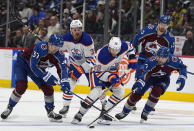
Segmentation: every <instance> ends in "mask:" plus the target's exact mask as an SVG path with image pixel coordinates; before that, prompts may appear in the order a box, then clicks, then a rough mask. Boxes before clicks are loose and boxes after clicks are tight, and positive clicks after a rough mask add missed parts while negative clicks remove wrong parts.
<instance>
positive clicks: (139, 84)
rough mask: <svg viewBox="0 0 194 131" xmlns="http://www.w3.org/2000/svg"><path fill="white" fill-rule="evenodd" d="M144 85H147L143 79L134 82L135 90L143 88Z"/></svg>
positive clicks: (133, 88)
mask: <svg viewBox="0 0 194 131" xmlns="http://www.w3.org/2000/svg"><path fill="white" fill-rule="evenodd" d="M144 85H145V81H143V80H142V79H139V80H137V81H136V82H135V83H134V84H133V87H132V90H133V91H134V90H136V89H139V88H141V89H142V88H143V87H144Z"/></svg>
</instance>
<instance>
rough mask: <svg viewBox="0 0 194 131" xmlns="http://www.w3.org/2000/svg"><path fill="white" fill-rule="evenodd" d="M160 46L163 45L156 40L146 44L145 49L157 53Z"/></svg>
mask: <svg viewBox="0 0 194 131" xmlns="http://www.w3.org/2000/svg"><path fill="white" fill-rule="evenodd" d="M160 47H161V45H160V44H159V43H158V42H157V40H155V41H153V42H148V43H147V44H146V46H145V51H146V52H149V53H151V54H153V55H155V54H156V52H157V51H158V49H159V48H160Z"/></svg>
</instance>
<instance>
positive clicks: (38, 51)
mask: <svg viewBox="0 0 194 131" xmlns="http://www.w3.org/2000/svg"><path fill="white" fill-rule="evenodd" d="M47 48H48V47H47ZM43 52H44V50H43V49H42V48H41V43H38V44H37V45H36V46H35V47H34V50H33V52H32V55H31V58H30V67H31V70H32V71H33V73H34V74H35V75H36V76H37V77H39V78H43V77H45V75H46V74H47V73H46V72H43V71H42V70H41V69H40V68H39V67H38V62H39V60H40V58H41V56H43V55H44V53H43Z"/></svg>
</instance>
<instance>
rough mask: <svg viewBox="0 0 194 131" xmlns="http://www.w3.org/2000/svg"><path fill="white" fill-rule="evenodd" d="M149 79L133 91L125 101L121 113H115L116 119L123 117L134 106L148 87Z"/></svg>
mask: <svg viewBox="0 0 194 131" xmlns="http://www.w3.org/2000/svg"><path fill="white" fill-rule="evenodd" d="M150 84H151V81H148V82H147V83H146V84H145V86H144V87H143V88H142V89H141V88H138V89H137V90H136V91H135V93H132V94H131V96H130V97H129V98H128V100H127V102H126V103H125V105H124V107H123V110H122V112H121V113H118V114H116V115H115V117H116V118H117V119H118V120H121V119H123V118H125V117H126V116H127V115H128V114H129V113H130V112H131V111H132V110H133V109H134V107H135V105H136V103H137V102H138V101H139V100H140V99H141V97H142V96H143V95H144V93H145V92H146V91H147V90H148V89H149V87H150Z"/></svg>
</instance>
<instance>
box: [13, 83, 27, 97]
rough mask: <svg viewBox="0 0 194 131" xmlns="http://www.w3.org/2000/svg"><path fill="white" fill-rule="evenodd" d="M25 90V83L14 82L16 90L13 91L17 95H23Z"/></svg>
mask: <svg viewBox="0 0 194 131" xmlns="http://www.w3.org/2000/svg"><path fill="white" fill-rule="evenodd" d="M26 89H27V82H26V81H18V82H16V88H15V91H16V92H17V93H18V94H19V95H23V94H24V92H25V91H26Z"/></svg>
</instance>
